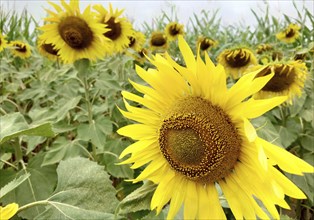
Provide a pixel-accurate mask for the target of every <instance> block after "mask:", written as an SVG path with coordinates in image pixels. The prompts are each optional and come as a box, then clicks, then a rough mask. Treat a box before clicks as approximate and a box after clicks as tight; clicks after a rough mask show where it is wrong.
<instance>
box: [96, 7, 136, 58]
mask: <svg viewBox="0 0 314 220" xmlns="http://www.w3.org/2000/svg"><path fill="white" fill-rule="evenodd" d="M94 9H95V10H96V11H98V13H99V14H98V16H97V19H98V21H99V22H100V23H103V24H106V27H107V28H108V29H109V31H107V32H104V36H106V37H107V38H109V39H110V40H111V42H112V46H113V52H121V51H123V50H124V49H125V48H127V47H128V45H129V43H130V39H129V37H130V36H131V35H132V24H131V23H130V22H128V21H127V19H126V18H122V17H120V16H121V14H122V13H123V10H118V9H116V10H115V11H114V10H113V8H112V5H111V4H109V11H107V10H106V9H105V8H104V7H103V6H102V5H95V6H94Z"/></svg>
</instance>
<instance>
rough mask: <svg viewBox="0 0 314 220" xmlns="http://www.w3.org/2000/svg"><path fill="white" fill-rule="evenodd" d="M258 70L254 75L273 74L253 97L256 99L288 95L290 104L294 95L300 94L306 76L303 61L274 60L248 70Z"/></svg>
mask: <svg viewBox="0 0 314 220" xmlns="http://www.w3.org/2000/svg"><path fill="white" fill-rule="evenodd" d="M253 70H254V71H255V70H257V71H258V74H257V75H256V77H261V76H267V75H269V74H274V76H273V77H272V78H271V80H269V81H268V83H267V84H266V85H265V86H264V87H263V88H262V89H261V90H260V91H259V92H257V93H256V94H255V95H254V97H255V98H257V99H263V98H270V97H276V96H282V95H284V96H288V100H287V101H288V102H289V103H290V104H292V101H293V98H294V97H295V96H301V94H302V90H303V88H304V83H305V80H306V78H307V76H308V72H307V68H306V65H305V63H303V62H302V61H300V60H298V61H287V62H284V61H275V62H270V63H267V64H266V65H264V66H262V65H258V66H255V67H253V68H252V69H249V71H253Z"/></svg>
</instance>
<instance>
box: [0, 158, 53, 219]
mask: <svg viewBox="0 0 314 220" xmlns="http://www.w3.org/2000/svg"><path fill="white" fill-rule="evenodd" d="M42 161H43V153H39V154H37V155H36V156H35V157H33V158H32V159H30V160H29V161H28V164H27V168H26V169H25V170H20V171H19V172H17V173H12V174H11V176H8V177H7V178H6V181H7V182H9V181H11V180H12V179H14V178H17V177H19V176H21V175H24V174H25V173H29V174H30V177H29V178H28V179H27V180H26V181H24V182H23V183H22V184H20V185H19V186H18V187H17V188H15V189H14V190H12V191H11V192H9V193H8V194H6V195H5V196H4V197H3V198H2V201H3V202H4V203H6V204H8V203H12V202H15V203H18V204H19V206H23V205H26V204H29V203H32V202H36V201H39V200H44V199H46V198H48V196H49V195H51V193H52V192H53V190H54V188H55V186H56V180H57V175H56V166H45V167H41V164H42ZM1 179H2V173H1ZM42 211H44V207H43V206H36V207H35V208H33V209H26V210H24V211H22V212H20V213H19V214H18V215H19V216H20V217H22V218H25V219H34V217H35V216H37V215H38V214H39V213H40V212H42Z"/></svg>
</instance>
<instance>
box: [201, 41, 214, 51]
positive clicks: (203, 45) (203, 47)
mask: <svg viewBox="0 0 314 220" xmlns="http://www.w3.org/2000/svg"><path fill="white" fill-rule="evenodd" d="M211 46H212V45H211V44H210V42H209V41H207V40H203V41H202V42H201V45H200V48H201V50H207V49H208V48H209V47H211Z"/></svg>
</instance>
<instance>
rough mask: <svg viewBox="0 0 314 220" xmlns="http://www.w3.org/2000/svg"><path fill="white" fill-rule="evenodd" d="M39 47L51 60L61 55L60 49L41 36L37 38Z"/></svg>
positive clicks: (42, 53)
mask: <svg viewBox="0 0 314 220" xmlns="http://www.w3.org/2000/svg"><path fill="white" fill-rule="evenodd" d="M37 48H38V51H39V53H40V54H41V55H42V56H44V57H47V58H48V59H49V60H52V61H56V60H57V59H58V57H59V55H58V50H56V49H54V46H53V45H52V44H47V43H45V41H43V40H42V39H40V38H38V40H37Z"/></svg>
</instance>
